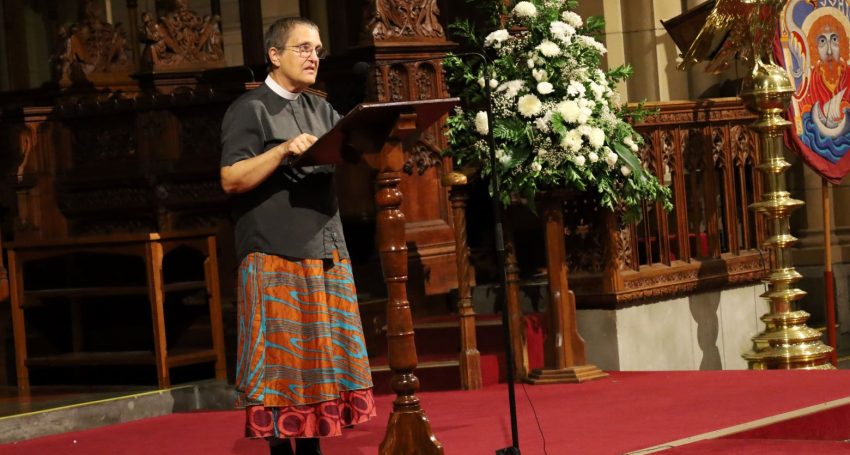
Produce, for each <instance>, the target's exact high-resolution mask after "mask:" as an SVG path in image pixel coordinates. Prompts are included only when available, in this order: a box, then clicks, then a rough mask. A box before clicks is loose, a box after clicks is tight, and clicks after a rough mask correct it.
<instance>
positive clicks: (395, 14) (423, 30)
mask: <svg viewBox="0 0 850 455" xmlns="http://www.w3.org/2000/svg"><path fill="white" fill-rule="evenodd" d="M370 3H371V5H370V7H369V9H368V11H369V13H370V14H371V17H370V18H369V20H368V21H366V22H364V23H366V24H367V25H366V30H365V33H366V36H368V37H372V39H374V40H375V41H388V40H393V39H399V38H401V39H407V40H409V39H429V40H433V39H444V38H445V33H444V32H443V26H442V25H440V21H439V16H440V9H439V8H438V7H437V0H372V1H371V2H370Z"/></svg>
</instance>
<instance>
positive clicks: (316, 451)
mask: <svg viewBox="0 0 850 455" xmlns="http://www.w3.org/2000/svg"><path fill="white" fill-rule="evenodd" d="M295 454H296V455H322V449H321V448H320V447H319V438H297V439H296V440H295Z"/></svg>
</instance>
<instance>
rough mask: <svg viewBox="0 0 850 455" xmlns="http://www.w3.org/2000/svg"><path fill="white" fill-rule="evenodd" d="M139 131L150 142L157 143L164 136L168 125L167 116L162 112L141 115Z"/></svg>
mask: <svg viewBox="0 0 850 455" xmlns="http://www.w3.org/2000/svg"><path fill="white" fill-rule="evenodd" d="M138 118H139V130H140V131H141V134H142V135H143V136H144V137H145V138H146V139H148V140H149V141H154V142H156V140H157V138H159V137H160V136H161V135H162V131H163V129H165V125H166V123H167V117H166V115H163V114H162V113H161V112H157V111H152V112H149V113H140V114H139V117H138Z"/></svg>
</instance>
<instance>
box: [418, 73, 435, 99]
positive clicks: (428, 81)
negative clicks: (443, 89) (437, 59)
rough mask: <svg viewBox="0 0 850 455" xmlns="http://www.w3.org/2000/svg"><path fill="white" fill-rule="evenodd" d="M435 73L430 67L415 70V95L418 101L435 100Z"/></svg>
mask: <svg viewBox="0 0 850 455" xmlns="http://www.w3.org/2000/svg"><path fill="white" fill-rule="evenodd" d="M436 83H437V72H436V71H435V70H434V67H433V66H431V65H419V67H418V68H416V94H417V97H418V98H419V99H420V100H430V99H434V98H437V91H436V90H437V88H436Z"/></svg>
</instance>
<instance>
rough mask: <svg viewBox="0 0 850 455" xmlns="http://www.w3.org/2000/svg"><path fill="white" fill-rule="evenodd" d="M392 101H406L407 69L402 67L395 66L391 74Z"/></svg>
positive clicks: (391, 69)
mask: <svg viewBox="0 0 850 455" xmlns="http://www.w3.org/2000/svg"><path fill="white" fill-rule="evenodd" d="M388 77H389V85H390V94H389V95H390V101H405V100H407V99H408V96H407V94H408V93H410V92H409V91H408V89H407V82H408V79H407V69H405V68H404V67H403V66H401V65H393V66H392V68H390V72H389V75H388Z"/></svg>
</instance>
